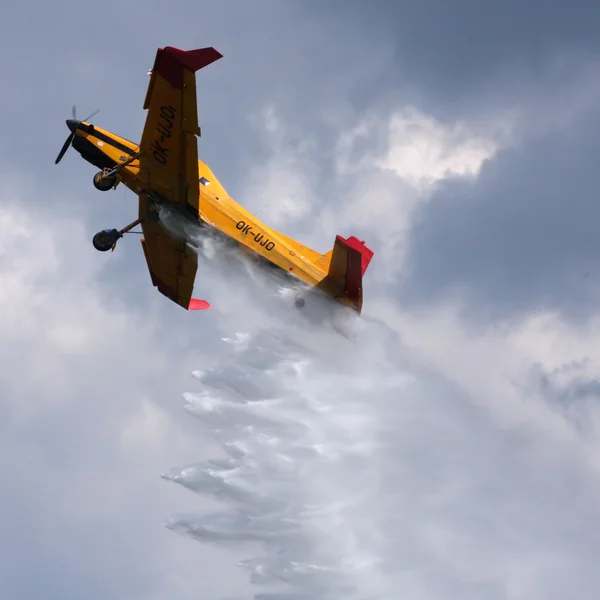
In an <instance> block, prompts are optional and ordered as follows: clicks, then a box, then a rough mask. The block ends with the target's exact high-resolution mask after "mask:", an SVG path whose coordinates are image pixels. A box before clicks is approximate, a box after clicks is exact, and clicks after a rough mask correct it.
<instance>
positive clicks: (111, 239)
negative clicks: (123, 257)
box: [92, 219, 142, 252]
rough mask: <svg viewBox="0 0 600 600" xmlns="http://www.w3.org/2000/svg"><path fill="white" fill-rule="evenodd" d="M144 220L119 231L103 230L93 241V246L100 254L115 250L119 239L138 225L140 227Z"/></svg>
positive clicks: (136, 221) (138, 220)
mask: <svg viewBox="0 0 600 600" xmlns="http://www.w3.org/2000/svg"><path fill="white" fill-rule="evenodd" d="M141 222H142V219H136V220H135V221H133V223H129V225H127V227H123V229H121V230H119V231H117V230H116V229H103V230H102V231H99V232H98V233H97V234H96V235H95V236H94V239H93V240H92V244H93V245H94V248H96V250H99V251H100V252H107V251H108V250H114V249H115V246H116V245H117V242H118V241H119V239H121V238H122V237H123V235H124V234H125V233H128V232H129V231H130V230H132V229H133V228H134V227H135V226H136V225H139V224H140V223H141Z"/></svg>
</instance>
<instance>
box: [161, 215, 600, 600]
mask: <svg viewBox="0 0 600 600" xmlns="http://www.w3.org/2000/svg"><path fill="white" fill-rule="evenodd" d="M170 226H173V224H172V223H171V225H170ZM186 235H187V236H188V238H189V239H190V240H191V242H192V243H193V244H194V245H195V246H196V247H197V248H198V251H199V252H200V253H201V254H202V255H203V260H202V261H201V262H202V265H201V268H202V269H203V272H202V275H201V276H202V277H203V281H204V282H205V283H206V289H207V290H208V291H210V293H211V294H212V297H211V300H213V302H214V303H215V306H216V310H219V311H220V317H221V319H220V322H221V324H222V326H223V329H224V335H223V339H222V340H219V341H217V340H215V341H214V345H215V346H216V344H219V343H220V344H222V345H225V346H226V347H227V352H225V353H224V355H223V357H222V358H219V359H218V360H217V362H216V364H214V365H213V366H212V367H210V368H205V369H204V370H202V371H198V372H196V373H194V376H195V378H196V380H197V386H196V387H197V389H196V390H195V391H190V392H189V393H186V394H185V407H186V409H187V410H188V411H189V413H190V415H192V416H193V417H194V418H195V419H196V420H197V423H198V425H199V429H200V432H201V435H203V436H205V437H209V438H212V439H213V440H214V441H215V442H216V444H217V445H218V447H219V449H220V453H219V454H218V455H217V454H216V455H215V456H212V457H206V458H203V459H202V460H200V461H198V462H193V463H191V464H188V465H185V466H183V467H175V468H173V469H171V470H170V471H169V472H167V473H165V474H164V475H163V477H164V478H165V479H167V480H170V481H172V482H175V483H177V484H179V485H182V486H184V487H185V488H188V489H189V490H190V491H191V492H193V493H196V494H200V495H203V496H207V497H209V498H211V499H216V500H217V501H218V502H219V506H220V507H221V508H220V510H218V511H216V512H209V513H204V514H201V513H198V514H192V515H180V516H176V517H172V518H171V520H170V521H169V523H168V526H169V527H170V528H171V529H173V530H175V531H178V532H180V533H182V534H185V535H188V536H191V537H192V538H194V539H196V540H198V541H200V542H202V543H204V544H214V545H218V546H220V547H223V546H225V547H227V546H229V547H232V548H235V550H236V552H238V553H240V552H241V553H243V555H244V556H245V557H246V558H245V559H244V560H242V561H241V563H240V564H239V567H241V568H243V569H245V570H246V571H247V573H248V576H249V580H250V582H251V584H252V587H253V590H254V591H253V592H251V593H252V594H253V597H254V598H255V599H257V600H334V599H335V600H340V599H342V598H343V599H344V600H397V599H398V598H410V599H418V600H454V599H456V600H459V599H460V600H481V598H485V599H486V600H501V599H502V600H509V599H510V600H514V599H519V600H520V599H525V598H526V599H527V600H542V599H543V600H559V599H561V600H562V599H564V598H568V597H578V598H586V599H587V598H589V599H590V600H591V599H592V598H595V597H597V593H596V592H597V590H598V589H600V577H599V576H598V574H597V569H596V567H595V564H594V563H595V558H594V557H595V556H596V555H597V554H598V553H599V552H600V537H599V536H598V535H597V534H596V533H595V531H596V529H595V528H594V527H591V526H590V523H594V522H595V519H596V513H597V509H596V506H597V505H598V499H599V494H598V490H597V489H596V487H595V485H596V484H595V480H593V479H591V478H590V477H589V473H588V472H587V471H586V470H585V468H584V467H583V466H582V464H580V462H578V461H579V455H578V454H577V453H575V452H572V451H571V449H570V448H567V447H561V448H560V451H559V450H557V441H556V440H554V439H551V438H549V437H541V435H542V434H540V433H539V432H532V431H531V430H529V429H527V428H523V427H520V428H518V429H515V430H507V429H506V425H505V424H503V423H497V422H495V421H494V419H493V416H492V415H490V414H488V413H486V412H485V411H484V410H482V409H481V405H479V404H478V403H477V402H476V401H475V399H473V398H470V397H469V396H468V395H467V394H465V393H464V392H462V391H461V390H458V389H455V388H454V387H453V386H452V385H450V384H449V382H447V381H444V380H442V379H441V378H439V377H436V376H435V375H434V374H433V373H431V372H427V371H425V370H423V369H422V370H419V371H417V368H416V366H414V365H413V364H412V363H411V362H410V361H409V360H408V359H409V358H410V357H409V355H408V353H407V352H406V349H405V348H403V346H402V344H401V342H400V340H399V339H398V338H397V336H396V335H394V334H392V333H391V332H390V331H389V329H387V328H386V327H385V326H383V325H382V324H380V323H377V322H374V321H369V320H363V322H362V324H361V325H360V326H356V327H355V325H356V324H353V325H352V327H353V330H352V331H353V336H349V337H350V338H351V339H348V338H347V337H343V336H341V335H339V333H337V332H336V331H335V330H334V329H333V328H332V327H331V325H332V322H331V319H330V313H328V312H327V311H326V310H325V309H323V311H322V312H321V314H320V316H319V318H315V319H311V318H309V319H307V318H306V316H305V313H303V312H301V311H296V310H294V308H293V305H292V304H291V303H289V302H288V301H287V299H286V294H285V293H282V288H285V286H283V285H280V284H278V283H276V281H275V280H267V279H265V278H263V276H262V275H261V274H260V273H258V274H257V273H255V272H254V271H253V267H252V265H251V264H250V265H249V266H248V265H244V264H243V261H241V262H237V263H236V261H238V259H237V258H236V259H231V257H225V256H224V255H223V254H222V253H221V252H215V251H214V249H215V244H216V245H218V244H220V242H219V241H214V242H213V241H212V240H210V236H208V238H207V236H205V235H204V234H202V235H200V234H199V233H198V232H196V231H194V230H192V231H187V232H186ZM202 236H204V237H203V238H202ZM201 238H202V239H201ZM207 240H208V241H207ZM211 253H212V254H211ZM223 260H227V261H230V260H233V262H234V263H235V264H237V265H238V266H237V267H235V268H234V267H231V264H232V263H229V266H224V264H223V262H222V261H223ZM240 265H241V266H240ZM230 267H231V268H230ZM238 267H239V268H238ZM246 269H247V270H246ZM248 273H252V276H253V277H254V276H256V279H252V277H250V278H248ZM252 281H254V282H255V284H256V283H257V284H258V285H254V286H253V285H251V282H252ZM232 289H233V290H235V292H234V293H233V294H232ZM316 313H318V311H315V314H316ZM313 316H314V315H313ZM206 344H210V342H209V340H206ZM409 364H411V366H410V368H408V366H407V365H409ZM549 457H552V460H550V458H549ZM565 481H569V482H570V483H569V485H565ZM574 489H576V490H577V494H578V496H577V510H573V495H572V492H573V490H574ZM248 597H249V595H248V594H245V595H243V596H240V597H239V598H240V600H241V599H242V598H244V599H247V598H248ZM211 600H213V599H211ZM214 600H217V599H216V598H215V599H214Z"/></svg>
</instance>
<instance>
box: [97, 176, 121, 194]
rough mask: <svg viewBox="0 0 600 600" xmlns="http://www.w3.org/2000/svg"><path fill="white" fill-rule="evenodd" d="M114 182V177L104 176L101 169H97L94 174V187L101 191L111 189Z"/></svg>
mask: <svg viewBox="0 0 600 600" xmlns="http://www.w3.org/2000/svg"><path fill="white" fill-rule="evenodd" d="M116 183H117V178H116V177H104V173H103V172H102V171H98V172H97V173H96V174H95V175H94V187H95V188H96V189H97V190H100V191H101V192H108V190H112V188H114V187H115V184H116Z"/></svg>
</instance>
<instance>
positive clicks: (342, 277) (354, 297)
mask: <svg viewBox="0 0 600 600" xmlns="http://www.w3.org/2000/svg"><path fill="white" fill-rule="evenodd" d="M373 254H374V252H373V251H372V250H371V249H370V248H368V247H367V246H366V245H365V243H364V242H363V241H360V240H359V239H358V238H356V237H354V236H350V237H349V238H348V239H344V238H343V237H342V236H340V235H338V236H336V238H335V244H334V246H333V251H332V255H331V263H330V265H329V273H328V275H327V277H326V278H325V280H326V288H328V291H329V292H330V293H331V294H332V295H333V296H335V297H337V298H340V297H342V296H345V297H346V298H347V299H348V300H349V301H350V303H351V304H352V306H353V307H354V309H355V310H357V311H358V312H359V313H360V311H361V310H362V278H363V275H364V274H365V271H366V270H367V267H368V266H369V263H370V262H371V259H372V258H373Z"/></svg>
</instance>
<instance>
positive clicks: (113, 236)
mask: <svg viewBox="0 0 600 600" xmlns="http://www.w3.org/2000/svg"><path fill="white" fill-rule="evenodd" d="M120 237H121V235H120V234H119V232H118V231H117V230H116V229H103V230H102V231H99V232H98V233H97V234H96V235H95V236H94V239H93V240H92V244H94V248H96V250H99V251H100V252H107V251H108V250H110V249H111V248H112V249H114V247H115V246H116V244H117V241H118V240H119V238H120Z"/></svg>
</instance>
